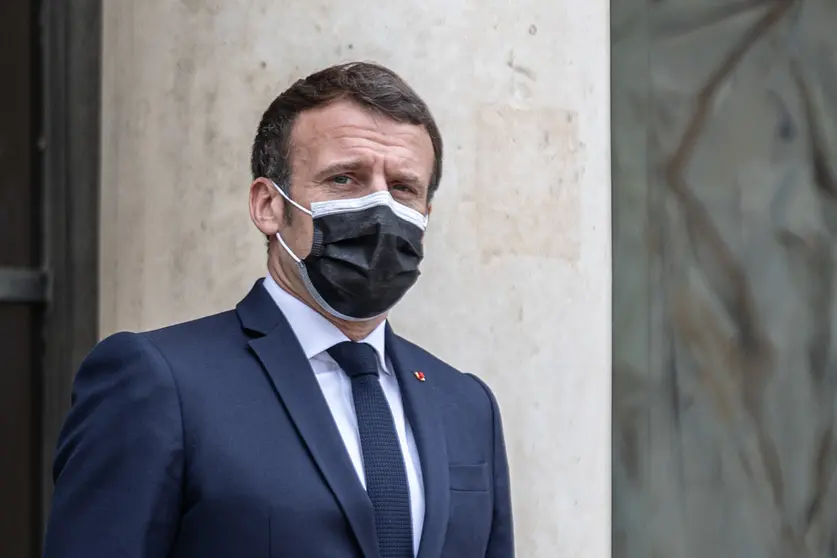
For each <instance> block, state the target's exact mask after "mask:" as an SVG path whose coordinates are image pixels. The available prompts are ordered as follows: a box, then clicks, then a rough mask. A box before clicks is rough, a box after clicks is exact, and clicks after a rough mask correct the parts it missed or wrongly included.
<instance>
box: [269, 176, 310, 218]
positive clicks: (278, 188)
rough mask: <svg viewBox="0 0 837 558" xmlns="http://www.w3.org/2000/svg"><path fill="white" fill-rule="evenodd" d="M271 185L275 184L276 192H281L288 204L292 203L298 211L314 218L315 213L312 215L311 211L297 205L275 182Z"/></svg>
mask: <svg viewBox="0 0 837 558" xmlns="http://www.w3.org/2000/svg"><path fill="white" fill-rule="evenodd" d="M271 183H272V184H273V187H274V188H276V190H277V191H278V192H279V194H281V195H282V197H283V198H285V200H286V201H287V202H288V203H290V204H291V205H293V206H294V207H296V208H297V209H298V210H300V211H302V212H303V213H306V214H308V215H311V216H313V213H311V210H310V209H305V208H304V207H302V206H301V205H299V204H298V203H296V202H295V201H294V200H292V199H291V197H290V196H289V195H288V194H286V193H285V191H284V190H282V188H280V187H279V186H277V185H276V183H275V182H273V181H271Z"/></svg>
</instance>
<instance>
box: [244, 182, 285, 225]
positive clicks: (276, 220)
mask: <svg viewBox="0 0 837 558" xmlns="http://www.w3.org/2000/svg"><path fill="white" fill-rule="evenodd" d="M284 212H285V198H283V197H282V196H280V195H279V193H278V192H277V191H276V187H275V186H274V185H273V182H272V181H271V180H270V179H268V178H263V177H260V178H257V179H255V180H254V181H253V183H252V184H250V219H251V220H252V221H253V224H254V225H256V228H257V229H259V231H261V233H262V234H263V235H265V236H267V237H272V236H273V235H275V234H276V233H278V232H281V231H282V229H283V227H284V224H285V220H284V219H283V218H282V216H283V215H284V214H285V213H284Z"/></svg>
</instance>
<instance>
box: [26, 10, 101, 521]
mask: <svg viewBox="0 0 837 558" xmlns="http://www.w3.org/2000/svg"><path fill="white" fill-rule="evenodd" d="M40 24H41V36H42V40H41V65H42V66H41V70H42V78H43V92H42V107H43V130H42V136H41V143H40V145H41V147H42V151H41V157H42V164H41V169H42V173H41V176H42V184H41V192H42V199H43V204H44V205H43V224H44V236H43V238H44V247H43V248H44V251H43V253H44V262H43V264H44V269H45V271H46V275H47V278H48V287H47V290H46V291H47V294H46V298H47V300H46V302H47V304H46V306H45V315H44V333H43V348H44V354H43V365H42V366H43V369H42V374H41V386H42V392H41V397H42V400H41V410H42V415H41V418H42V420H41V462H42V467H41V477H42V485H41V488H42V490H41V494H42V499H41V519H42V521H41V525H42V528H43V526H44V525H45V524H46V518H47V517H48V515H49V503H50V500H51V497H52V459H53V455H54V452H55V444H56V440H57V439H58V434H59V432H60V429H61V425H62V423H63V421H64V417H65V416H66V413H67V409H68V408H69V405H70V395H71V391H72V380H73V376H74V374H75V371H76V370H77V369H78V366H79V364H80V363H81V361H82V359H83V358H84V356H85V355H86V354H87V352H88V351H89V350H90V349H91V348H92V347H93V345H94V344H95V343H96V342H97V340H98V335H99V193H100V190H99V189H100V182H99V180H100V179H99V174H100V173H99V167H100V139H99V138H100V112H101V58H102V52H101V51H102V0H73V1H72V2H67V1H66V0H42V3H41V10H40Z"/></svg>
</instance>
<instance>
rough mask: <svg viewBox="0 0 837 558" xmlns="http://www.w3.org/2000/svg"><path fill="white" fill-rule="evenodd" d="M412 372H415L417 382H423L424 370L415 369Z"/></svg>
mask: <svg viewBox="0 0 837 558" xmlns="http://www.w3.org/2000/svg"><path fill="white" fill-rule="evenodd" d="M413 374H415V376H416V380H418V381H419V382H423V381H424V372H419V371H418V370H417V371H415V372H413Z"/></svg>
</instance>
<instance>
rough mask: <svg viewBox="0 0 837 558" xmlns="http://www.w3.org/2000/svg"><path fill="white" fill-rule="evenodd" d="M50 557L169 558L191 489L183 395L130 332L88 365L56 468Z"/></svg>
mask: <svg viewBox="0 0 837 558" xmlns="http://www.w3.org/2000/svg"><path fill="white" fill-rule="evenodd" d="M53 479H54V482H55V490H54V494H53V499H52V508H51V511H50V517H49V520H48V523H47V530H46V537H45V543H44V558H81V557H84V558H114V557H115V556H119V557H120V558H164V557H166V556H168V555H169V553H170V548H171V545H172V541H173V538H174V535H175V533H176V531H177V526H178V521H179V515H180V505H181V484H182V480H183V425H182V417H181V410H180V402H179V396H178V391H177V388H176V386H175V383H174V378H173V376H172V373H171V369H170V367H169V365H168V363H167V362H166V360H165V358H164V357H163V355H162V354H161V353H160V352H159V350H157V348H156V347H154V346H153V345H152V344H151V341H149V340H148V339H147V338H146V337H145V336H143V335H137V334H131V333H120V334H116V335H114V336H112V337H110V338H108V339H106V340H104V341H103V342H101V343H100V344H99V345H98V346H97V347H96V348H94V349H93V351H92V352H91V353H90V355H89V356H88V357H87V359H86V360H85V361H84V363H83V364H82V366H81V368H80V369H79V371H78V374H77V375H76V379H75V382H74V384H73V396H72V406H71V409H70V412H69V415H68V416H67V419H66V421H65V423H64V427H63V429H62V431H61V434H60V436H59V440H58V449H57V452H56V455H55V460H54V464H53Z"/></svg>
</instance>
